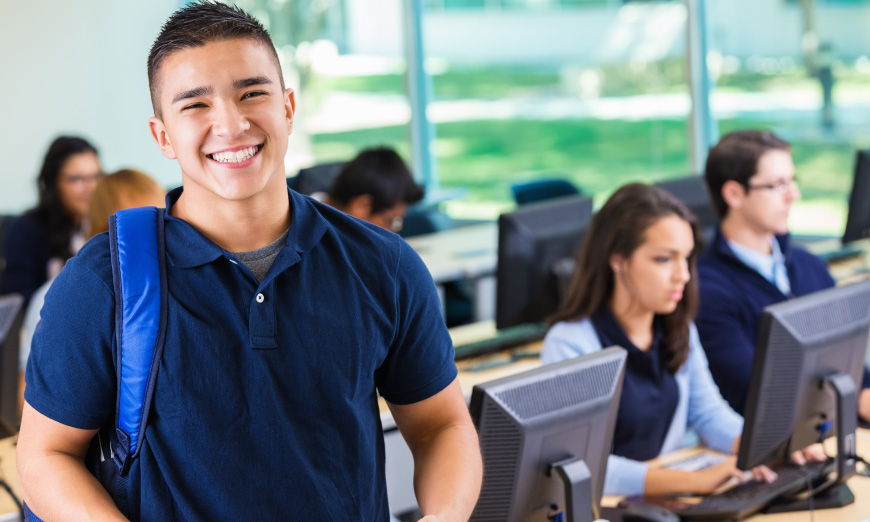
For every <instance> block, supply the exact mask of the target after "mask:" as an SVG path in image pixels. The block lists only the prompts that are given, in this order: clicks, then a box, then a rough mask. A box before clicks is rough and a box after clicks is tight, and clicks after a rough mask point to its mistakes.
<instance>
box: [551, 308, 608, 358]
mask: <svg viewBox="0 0 870 522" xmlns="http://www.w3.org/2000/svg"><path fill="white" fill-rule="evenodd" d="M599 351H601V341H600V340H598V334H596V333H595V328H594V327H593V326H592V322H591V321H590V320H588V319H584V320H582V321H560V322H558V323H556V324H554V325H553V326H552V327H551V328H550V331H548V332H547V336H546V337H544V345H543V347H542V348H541V364H552V363H557V362H560V361H567V360H568V359H573V358H575V357H580V356H581V355H589V354H590V353H595V352H599Z"/></svg>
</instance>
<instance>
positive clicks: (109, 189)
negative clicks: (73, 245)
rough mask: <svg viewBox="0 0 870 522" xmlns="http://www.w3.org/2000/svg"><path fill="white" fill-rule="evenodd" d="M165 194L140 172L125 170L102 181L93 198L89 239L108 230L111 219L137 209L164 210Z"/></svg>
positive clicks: (157, 185)
mask: <svg viewBox="0 0 870 522" xmlns="http://www.w3.org/2000/svg"><path fill="white" fill-rule="evenodd" d="M165 196H166V191H165V190H163V188H162V187H161V186H160V185H159V184H158V183H157V182H156V181H154V179H153V178H152V177H151V176H149V175H148V174H145V173H144V172H140V171H138V170H133V169H123V170H119V171H118V172H115V173H114V174H109V175H108V176H106V177H104V178H103V179H101V180H100V182H99V183H98V184H97V188H96V189H95V190H94V193H93V194H92V195H91V204H90V210H89V211H88V218H89V219H88V221H89V225H90V226H89V228H88V239H90V238H92V237H93V236H95V235H97V234H99V233H101V232H107V231H108V230H109V216H111V215H112V214H114V213H115V212H117V211H119V210H122V209H125V208H134V207H147V206H152V207H163V206H164V204H165V202H164V197H165Z"/></svg>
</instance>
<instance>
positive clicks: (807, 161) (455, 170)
mask: <svg viewBox="0 0 870 522" xmlns="http://www.w3.org/2000/svg"><path fill="white" fill-rule="evenodd" d="M683 67H684V66H683V63H682V60H669V61H663V62H658V63H654V64H648V65H647V66H645V67H643V68H641V69H632V68H630V67H627V66H621V67H620V66H617V67H610V68H603V69H598V71H599V72H600V73H601V77H602V81H603V83H602V88H601V93H600V95H601V96H629V95H634V94H646V93H650V92H656V93H662V92H680V91H685V88H686V86H685V79H684V78H683V77H682V74H683V71H684V69H683ZM574 72H576V71H574ZM564 73H565V70H564V69H563V70H559V69H558V68H553V67H551V68H546V67H541V68H528V67H466V68H462V69H459V68H456V69H453V68H451V69H448V70H447V71H446V72H444V73H443V74H440V75H436V76H435V77H434V78H433V83H434V91H435V98H436V99H500V98H516V97H535V96H545V95H552V94H561V95H565V94H566V93H565V92H564V89H565V85H564V82H563V81H562V78H563V76H564ZM837 78H838V80H837V84H836V87H835V99H839V97H840V96H841V95H842V96H848V97H856V96H859V97H861V98H862V99H863V98H864V97H865V96H868V99H870V95H866V94H864V93H866V92H868V88H870V76H868V75H866V74H859V73H857V72H856V71H855V70H854V69H849V68H843V67H841V68H839V69H838V72H837ZM310 87H311V90H310V91H309V92H311V93H317V94H318V95H323V94H325V93H327V92H333V91H347V92H365V93H369V94H397V95H400V94H404V93H405V86H404V78H403V76H402V75H400V74H395V75H378V76H365V77H353V78H324V77H315V78H314V79H313V82H312V84H311V85H310ZM717 88H718V89H721V90H723V91H731V92H776V93H783V94H787V93H794V92H799V91H807V90H816V89H818V83H817V82H816V81H815V80H814V79H812V78H809V77H807V75H806V74H805V73H803V72H801V71H795V72H793V73H788V74H780V75H776V76H765V75H761V74H747V73H740V74H732V75H729V76H723V77H721V78H720V79H719V81H718V83H717ZM686 126H687V122H686V121H685V120H678V119H660V120H644V121H628V120H560V121H537V120H509V121H505V120H478V121H466V122H460V123H444V124H439V125H437V128H436V134H437V141H436V143H435V144H434V151H435V154H436V157H437V161H438V174H439V179H440V183H441V186H442V187H444V188H448V189H449V188H462V189H465V190H466V191H467V197H466V198H465V200H464V201H457V202H451V203H450V204H449V210H450V211H451V212H454V213H455V214H457V216H458V217H476V218H480V217H483V218H494V217H495V216H497V214H498V213H499V212H501V211H504V210H505V209H507V208H510V207H511V205H512V196H511V192H510V187H511V185H512V184H513V183H516V182H522V181H531V180H535V179H542V178H547V177H554V176H556V177H563V178H567V179H569V180H571V181H572V182H574V183H575V184H576V185H577V186H578V187H580V188H581V189H582V190H583V191H584V192H585V193H588V194H594V195H596V202H597V203H599V204H600V203H601V202H602V201H603V199H604V198H606V197H607V196H608V195H609V194H610V193H611V192H612V191H613V190H615V189H616V188H617V187H619V186H621V185H622V184H624V183H627V182H630V181H644V182H653V181H658V180H663V179H668V178H675V177H682V176H685V175H688V174H690V170H691V168H690V165H689V157H688V149H689V144H688V130H687V127H686ZM814 126H815V125H814V124H813V125H807V124H806V123H802V122H796V121H785V120H783V121H759V120H733V119H732V120H721V121H720V122H719V130H720V133H722V134H724V133H726V132H729V131H731V130H735V129H741V128H765V129H769V130H772V131H774V132H776V133H777V134H779V135H781V136H783V137H784V138H785V139H787V140H788V141H790V142H791V143H792V145H793V147H794V150H793V154H794V159H795V164H796V165H797V169H798V178H799V182H800V187H801V190H802V193H803V197H804V201H803V202H802V203H800V204H799V205H798V207H797V208H798V212H794V213H793V216H794V219H793V221H794V223H793V225H794V226H793V228H794V230H795V231H797V232H804V233H825V234H834V235H836V234H839V233H840V232H841V230H842V227H843V222H844V219H845V208H846V200H847V198H848V194H849V190H850V187H851V176H852V169H853V162H854V151H855V150H856V149H857V148H866V147H870V132H867V133H866V134H863V133H860V132H857V133H856V132H846V133H844V134H845V135H846V137H843V136H838V137H826V136H825V135H824V134H823V133H821V132H819V131H817V130H815V129H814ZM312 140H313V147H314V154H315V156H316V157H317V158H318V160H319V161H330V160H342V159H346V158H348V157H351V156H353V154H355V153H356V151H358V150H359V149H360V148H363V147H367V146H372V145H381V144H385V145H391V146H394V147H396V148H397V149H398V150H399V151H400V153H401V154H403V155H404V156H405V157H410V146H409V140H408V136H407V127H406V126H395V127H384V128H379V129H366V130H359V131H352V132H342V133H333V134H319V135H315V136H312Z"/></svg>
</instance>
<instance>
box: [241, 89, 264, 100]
mask: <svg viewBox="0 0 870 522" xmlns="http://www.w3.org/2000/svg"><path fill="white" fill-rule="evenodd" d="M265 95H266V93H265V92H263V91H251V92H246V93H245V94H244V95H243V96H242V99H243V100H247V99H249V98H253V97H255V96H265Z"/></svg>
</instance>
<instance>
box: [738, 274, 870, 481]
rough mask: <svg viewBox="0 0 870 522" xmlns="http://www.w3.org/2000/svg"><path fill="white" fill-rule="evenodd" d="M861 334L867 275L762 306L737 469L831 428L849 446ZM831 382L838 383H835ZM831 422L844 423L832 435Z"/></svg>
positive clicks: (866, 316) (868, 310) (869, 334)
mask: <svg viewBox="0 0 870 522" xmlns="http://www.w3.org/2000/svg"><path fill="white" fill-rule="evenodd" d="M868 340H870V281H864V282H861V283H857V284H854V285H849V286H843V287H838V288H832V289H828V290H823V291H821V292H816V293H814V294H810V295H807V296H804V297H800V298H798V299H792V300H789V301H785V302H782V303H778V304H775V305H771V306H768V307H767V308H765V309H764V311H763V312H762V315H761V322H760V326H759V330H758V342H757V347H756V351H755V359H754V361H753V366H752V374H751V377H750V384H749V392H748V396H747V400H746V425H745V426H744V429H743V438H742V439H741V444H740V452H739V454H738V458H737V465H738V467H740V468H741V469H749V468H751V467H754V466H758V465H761V464H767V463H770V462H773V461H775V460H779V459H784V458H787V457H788V455H789V454H790V453H791V452H793V451H795V450H798V449H801V448H803V447H806V446H808V445H810V444H812V443H814V442H817V441H819V440H821V439H823V438H826V437H829V436H832V435H835V434H836V435H838V437H839V436H842V437H844V438H846V442H847V443H848V442H849V438H851V444H852V445H854V436H855V435H854V430H855V424H856V422H857V403H856V402H855V395H856V394H857V390H859V389H860V385H861V377H862V373H863V368H864V355H865V353H866V351H867V343H868ZM834 381H838V382H839V383H840V384H841V385H842V384H844V383H845V386H839V387H835V384H836V383H834ZM832 383H833V384H832ZM849 388H851V392H850V390H849ZM848 393H851V398H850V400H851V401H852V403H853V404H852V406H850V408H847V409H846V410H845V411H846V414H845V415H837V397H838V396H843V395H844V394H848ZM849 409H851V411H849ZM838 425H840V426H841V427H844V430H843V431H842V432H841V433H837V432H838V430H837V426H838ZM852 453H854V446H853V449H852ZM844 478H847V477H844Z"/></svg>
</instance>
